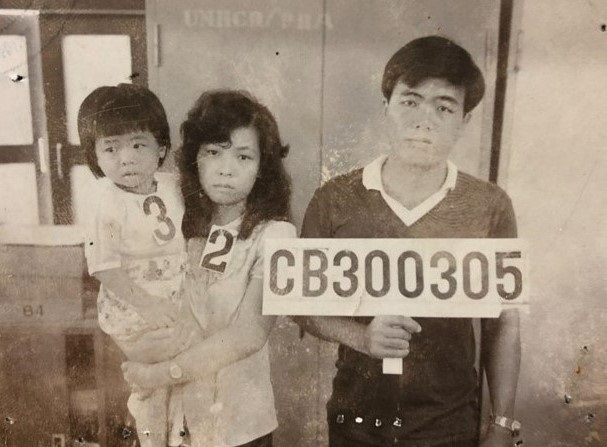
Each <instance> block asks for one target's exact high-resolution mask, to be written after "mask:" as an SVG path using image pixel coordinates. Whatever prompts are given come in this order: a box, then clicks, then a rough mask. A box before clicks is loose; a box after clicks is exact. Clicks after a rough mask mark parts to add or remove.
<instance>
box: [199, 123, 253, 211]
mask: <svg viewBox="0 0 607 447" xmlns="http://www.w3.org/2000/svg"><path fill="white" fill-rule="evenodd" d="M260 158H261V153H260V150H259V137H258V135H257V130H256V129H255V128H254V127H252V126H247V127H239V128H237V129H234V130H233V131H232V133H231V134H230V141H227V142H225V143H214V144H202V145H201V146H200V149H199V150H198V156H197V157H196V161H197V163H198V179H199V180H200V185H201V186H202V189H203V190H204V192H205V193H206V194H207V196H209V198H210V199H211V200H212V201H213V203H215V204H217V205H221V206H243V209H244V205H245V204H246V200H247V197H248V195H249V193H250V192H251V190H252V189H253V186H254V185H255V180H257V173H258V172H259V162H260Z"/></svg>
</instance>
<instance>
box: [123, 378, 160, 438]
mask: <svg viewBox="0 0 607 447" xmlns="http://www.w3.org/2000/svg"><path fill="white" fill-rule="evenodd" d="M127 406H128V408H129V411H130V412H131V414H132V415H133V417H134V418H135V425H136V427H137V435H138V436H139V443H140V445H141V447H166V445H167V418H168V390H167V388H158V389H156V390H153V391H152V392H151V394H148V393H144V392H141V393H140V392H134V393H132V394H131V395H130V397H129V400H128V403H127Z"/></svg>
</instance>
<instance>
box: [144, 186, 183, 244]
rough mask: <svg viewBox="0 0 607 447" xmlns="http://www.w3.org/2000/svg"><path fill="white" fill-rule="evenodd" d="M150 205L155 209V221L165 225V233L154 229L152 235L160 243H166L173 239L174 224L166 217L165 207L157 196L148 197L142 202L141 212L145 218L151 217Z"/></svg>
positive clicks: (175, 230)
mask: <svg viewBox="0 0 607 447" xmlns="http://www.w3.org/2000/svg"><path fill="white" fill-rule="evenodd" d="M152 204H155V205H156V207H157V212H156V214H155V215H154V216H155V217H156V220H157V221H158V222H160V223H161V224H165V225H166V227H167V232H164V233H163V232H162V231H160V229H156V230H154V235H155V236H156V237H157V238H158V239H160V240H161V241H164V242H168V241H170V240H171V239H173V238H174V237H175V233H176V232H177V229H176V228H175V224H174V223H173V221H172V220H171V219H170V218H169V217H167V207H166V205H165V204H164V202H163V201H162V199H161V198H160V197H158V196H149V197H148V198H146V199H145V202H143V212H144V213H145V214H146V216H150V215H152V208H151V206H152Z"/></svg>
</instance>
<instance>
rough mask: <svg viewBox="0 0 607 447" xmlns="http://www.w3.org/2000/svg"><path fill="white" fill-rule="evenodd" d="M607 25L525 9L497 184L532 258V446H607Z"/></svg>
mask: <svg viewBox="0 0 607 447" xmlns="http://www.w3.org/2000/svg"><path fill="white" fill-rule="evenodd" d="M606 21H607V3H605V2H604V1H601V0H596V1H592V0H588V1H571V0H528V1H527V2H526V3H525V5H524V8H523V15H522V21H521V29H522V34H521V41H520V44H519V47H520V50H521V51H520V54H519V57H518V62H519V68H520V70H519V72H518V74H517V75H516V77H515V78H513V79H512V80H514V81H515V82H516V86H515V87H516V92H515V93H514V98H511V99H514V113H513V117H514V119H513V121H512V123H511V124H512V133H511V135H509V136H507V138H509V139H510V141H511V144H510V148H509V149H510V152H509V157H510V160H509V162H507V158H508V157H507V156H506V157H505V159H504V160H503V161H504V162H505V165H504V166H503V168H504V169H503V170H502V176H501V180H502V183H503V186H504V187H505V188H506V189H507V191H508V193H509V194H510V196H511V197H512V198H513V201H514V206H515V209H516V212H517V217H518V222H519V234H520V235H521V237H526V238H527V239H529V241H530V242H531V249H532V253H531V259H532V261H531V262H532V273H531V275H532V277H531V281H530V283H531V287H532V289H533V292H532V293H533V296H532V299H533V302H532V307H531V312H530V314H529V315H526V316H524V318H523V368H522V375H521V380H520V386H519V393H518V412H517V415H518V417H519V418H520V419H521V420H522V422H523V425H524V432H523V439H524V442H525V445H531V446H585V445H589V446H594V445H596V446H598V445H607V418H606V410H607V357H606V354H607V349H606V347H605V342H607V331H606V330H605V326H606V323H607V301H606V300H605V298H606V297H605V293H606V289H607V280H606V278H607V275H606V274H605V263H606V261H607V255H606V253H607V237H606V236H607V226H606V224H605V217H606V216H607V207H606V205H607V199H606V198H607V194H606V192H605V191H607V176H606V175H605V172H606V170H607V116H606V113H605V112H606V111H607V32H604V31H602V29H601V26H602V25H603V24H604V23H605V22H606ZM603 26H604V25H603ZM512 80H511V81H512ZM511 85H512V84H511ZM510 93H511V94H512V90H510ZM505 149H506V150H507V149H508V148H505ZM506 155H508V154H506ZM504 174H506V175H504ZM584 346H585V347H586V349H584ZM565 394H567V395H570V396H571V398H572V400H571V402H570V403H566V401H565ZM592 415H594V416H592Z"/></svg>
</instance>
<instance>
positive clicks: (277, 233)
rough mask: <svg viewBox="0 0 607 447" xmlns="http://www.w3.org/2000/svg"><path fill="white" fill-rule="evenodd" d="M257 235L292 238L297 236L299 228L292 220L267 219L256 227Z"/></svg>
mask: <svg viewBox="0 0 607 447" xmlns="http://www.w3.org/2000/svg"><path fill="white" fill-rule="evenodd" d="M255 230H257V231H255V232H254V233H257V237H259V238H263V239H292V238H295V237H297V228H295V225H293V224H292V223H291V222H286V221H283V220H266V221H264V222H262V223H260V224H259V225H257V228H256V229H255Z"/></svg>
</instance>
